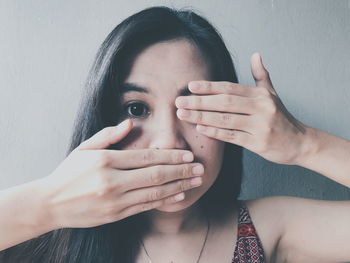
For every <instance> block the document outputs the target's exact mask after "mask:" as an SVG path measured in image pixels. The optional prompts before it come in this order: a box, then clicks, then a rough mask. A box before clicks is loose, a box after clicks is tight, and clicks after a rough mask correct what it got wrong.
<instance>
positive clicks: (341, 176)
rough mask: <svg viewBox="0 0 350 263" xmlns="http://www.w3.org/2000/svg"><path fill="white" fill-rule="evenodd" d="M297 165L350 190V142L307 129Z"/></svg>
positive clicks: (326, 133) (323, 132)
mask: <svg viewBox="0 0 350 263" xmlns="http://www.w3.org/2000/svg"><path fill="white" fill-rule="evenodd" d="M305 136H306V140H305V143H304V145H303V150H302V154H300V156H299V158H298V160H297V161H296V164H297V165H299V166H302V167H305V168H307V169H310V170H313V171H315V172H317V173H319V174H322V175H324V176H326V177H328V178H329V179H331V180H334V181H336V182H338V183H340V184H343V185H345V186H347V187H349V188H350V141H348V140H345V139H343V138H340V137H337V136H335V135H332V134H330V133H328V132H325V131H321V130H317V129H314V128H311V127H307V132H306V135H305Z"/></svg>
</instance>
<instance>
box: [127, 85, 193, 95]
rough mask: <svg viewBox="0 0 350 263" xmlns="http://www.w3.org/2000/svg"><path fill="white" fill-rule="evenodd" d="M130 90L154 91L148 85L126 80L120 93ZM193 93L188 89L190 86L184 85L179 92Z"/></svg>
mask: <svg viewBox="0 0 350 263" xmlns="http://www.w3.org/2000/svg"><path fill="white" fill-rule="evenodd" d="M130 91H136V92H141V93H147V94H149V93H152V92H150V90H149V89H148V88H147V87H142V86H140V85H138V84H135V83H130V82H125V83H123V84H122V85H121V88H120V95H123V94H124V93H127V92H130ZM189 95H192V93H191V91H190V90H189V89H188V86H185V87H183V88H182V89H181V90H179V92H178V96H189Z"/></svg>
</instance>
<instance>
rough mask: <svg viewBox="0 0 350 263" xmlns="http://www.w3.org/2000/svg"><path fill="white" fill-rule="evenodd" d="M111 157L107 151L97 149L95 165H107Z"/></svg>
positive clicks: (102, 166)
mask: <svg viewBox="0 0 350 263" xmlns="http://www.w3.org/2000/svg"><path fill="white" fill-rule="evenodd" d="M110 159H111V157H110V155H109V153H108V151H103V150H102V151H99V153H98V155H97V161H96V166H97V167H99V168H104V167H108V166H109V164H110V161H111V160H110Z"/></svg>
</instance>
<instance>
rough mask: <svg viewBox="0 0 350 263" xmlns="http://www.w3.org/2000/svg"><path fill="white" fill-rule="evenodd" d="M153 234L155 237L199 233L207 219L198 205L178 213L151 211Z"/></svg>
mask: <svg viewBox="0 0 350 263" xmlns="http://www.w3.org/2000/svg"><path fill="white" fill-rule="evenodd" d="M149 216H150V218H151V222H152V223H151V232H152V233H153V234H155V235H160V236H168V235H178V234H184V233H189V232H194V231H198V228H202V227H203V224H205V225H206V224H207V221H206V218H205V217H204V216H203V215H202V214H201V213H200V211H199V208H198V205H192V206H190V207H188V208H186V209H184V210H181V211H178V212H163V211H159V210H155V209H154V210H151V211H150V212H149Z"/></svg>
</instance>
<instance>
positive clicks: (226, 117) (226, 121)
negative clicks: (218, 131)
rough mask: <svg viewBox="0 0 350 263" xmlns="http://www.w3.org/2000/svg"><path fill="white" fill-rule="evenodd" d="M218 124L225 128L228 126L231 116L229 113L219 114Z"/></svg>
mask: <svg viewBox="0 0 350 263" xmlns="http://www.w3.org/2000/svg"><path fill="white" fill-rule="evenodd" d="M220 122H221V125H223V126H227V125H228V124H230V123H231V122H232V115H231V114H229V113H223V114H221V120H220Z"/></svg>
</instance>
